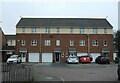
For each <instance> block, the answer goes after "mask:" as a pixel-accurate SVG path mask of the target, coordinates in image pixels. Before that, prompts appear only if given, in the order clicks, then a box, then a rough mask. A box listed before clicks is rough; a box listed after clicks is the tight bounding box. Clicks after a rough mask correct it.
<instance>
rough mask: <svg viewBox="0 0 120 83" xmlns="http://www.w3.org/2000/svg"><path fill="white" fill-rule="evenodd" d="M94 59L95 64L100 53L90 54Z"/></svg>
mask: <svg viewBox="0 0 120 83" xmlns="http://www.w3.org/2000/svg"><path fill="white" fill-rule="evenodd" d="M90 54H91V56H92V58H93V61H92V62H95V59H96V58H97V57H98V56H100V53H90Z"/></svg>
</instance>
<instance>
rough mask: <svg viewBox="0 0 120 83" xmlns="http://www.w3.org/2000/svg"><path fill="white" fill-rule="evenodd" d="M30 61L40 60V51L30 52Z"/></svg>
mask: <svg viewBox="0 0 120 83" xmlns="http://www.w3.org/2000/svg"><path fill="white" fill-rule="evenodd" d="M28 62H39V53H29V59H28Z"/></svg>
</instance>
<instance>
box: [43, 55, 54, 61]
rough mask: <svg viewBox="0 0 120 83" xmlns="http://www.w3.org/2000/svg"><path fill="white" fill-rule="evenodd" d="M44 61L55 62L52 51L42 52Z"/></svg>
mask: <svg viewBox="0 0 120 83" xmlns="http://www.w3.org/2000/svg"><path fill="white" fill-rule="evenodd" d="M42 62H53V54H52V53H42Z"/></svg>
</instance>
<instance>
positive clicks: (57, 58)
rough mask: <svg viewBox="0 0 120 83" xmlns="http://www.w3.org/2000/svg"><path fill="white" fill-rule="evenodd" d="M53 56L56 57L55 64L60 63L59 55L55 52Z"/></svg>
mask: <svg viewBox="0 0 120 83" xmlns="http://www.w3.org/2000/svg"><path fill="white" fill-rule="evenodd" d="M55 56H56V62H59V61H60V53H59V52H56V53H55Z"/></svg>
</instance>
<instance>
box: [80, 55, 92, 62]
mask: <svg viewBox="0 0 120 83" xmlns="http://www.w3.org/2000/svg"><path fill="white" fill-rule="evenodd" d="M79 61H80V62H81V63H91V61H92V57H90V56H87V55H85V56H81V57H80V58H79Z"/></svg>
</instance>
